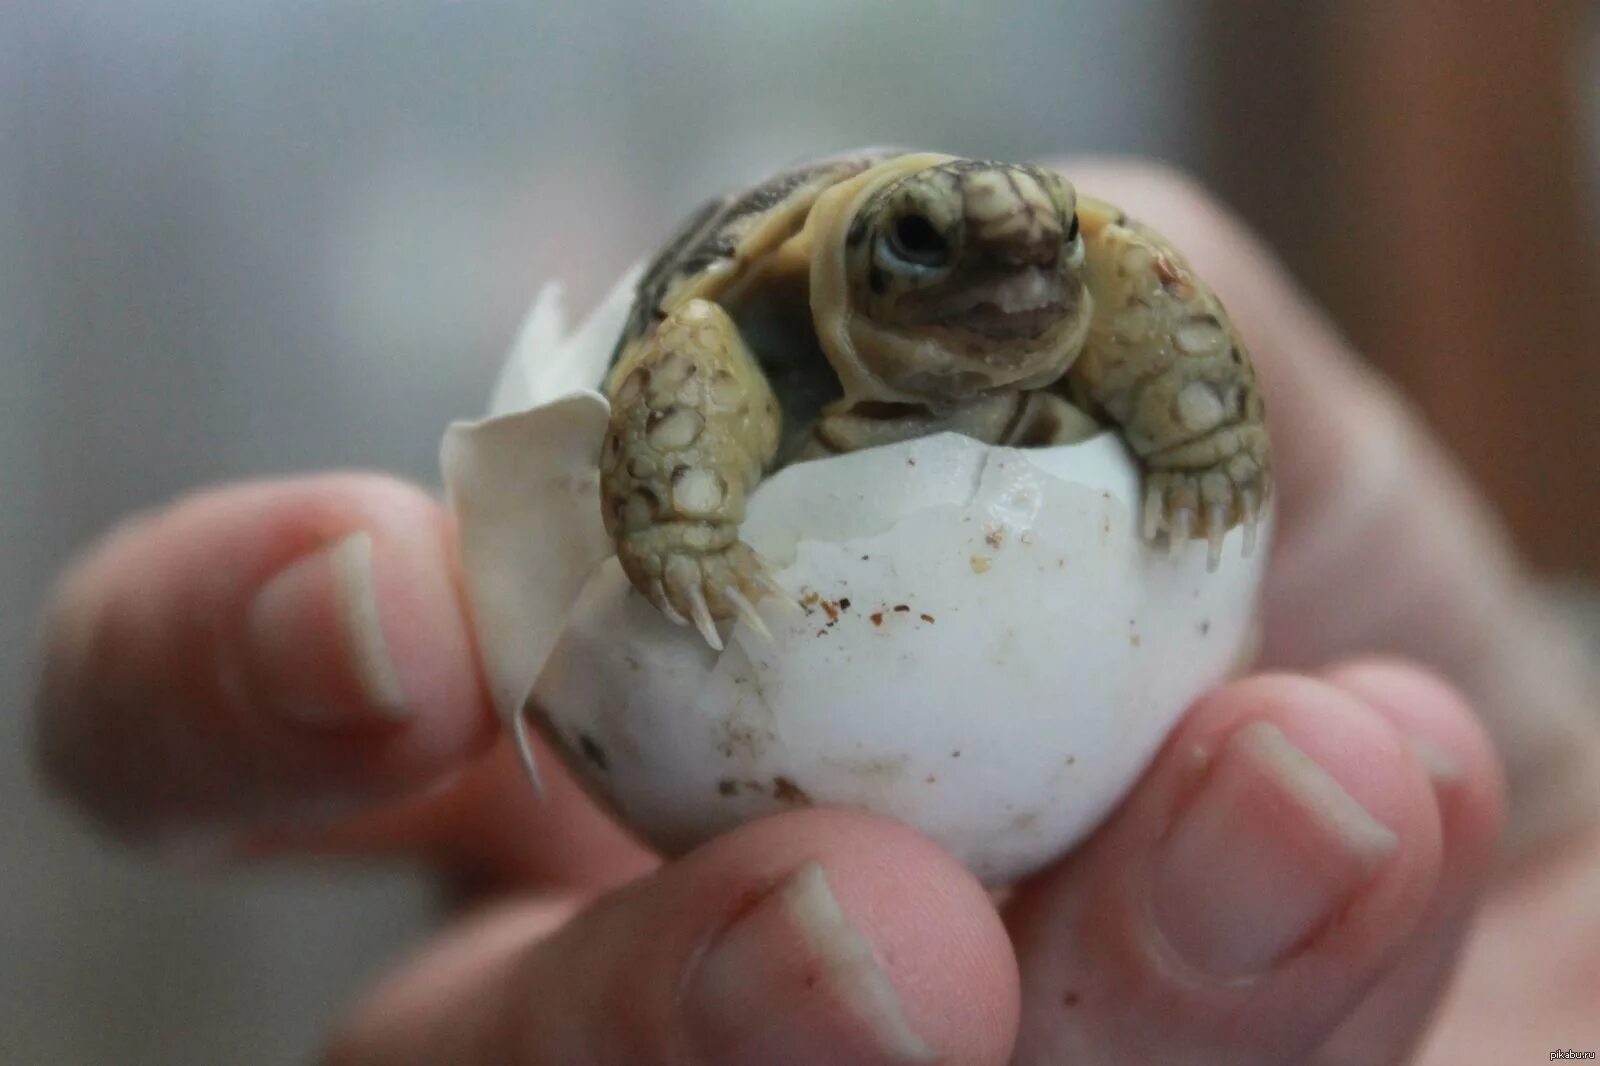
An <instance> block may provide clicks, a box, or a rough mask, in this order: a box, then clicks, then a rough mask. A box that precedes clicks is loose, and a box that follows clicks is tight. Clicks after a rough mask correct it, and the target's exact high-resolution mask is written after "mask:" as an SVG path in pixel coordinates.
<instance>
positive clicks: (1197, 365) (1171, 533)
mask: <svg viewBox="0 0 1600 1066" xmlns="http://www.w3.org/2000/svg"><path fill="white" fill-rule="evenodd" d="M1079 220H1080V224H1081V226H1082V229H1083V235H1084V243H1085V252H1086V254H1085V265H1084V274H1085V283H1086V284H1087V286H1088V289H1089V294H1090V297H1091V299H1092V300H1093V301H1094V317H1093V320H1092V322H1091V324H1090V327H1089V336H1088V339H1087V341H1086V342H1085V344H1084V350H1083V354H1082V355H1081V356H1080V357H1079V358H1078V360H1077V362H1075V363H1074V364H1073V365H1072V368H1071V369H1070V370H1069V371H1068V373H1067V384H1068V385H1069V387H1070V388H1071V390H1072V392H1073V394H1074V395H1075V396H1077V397H1078V398H1079V399H1080V402H1083V403H1084V405H1085V406H1087V407H1089V408H1090V409H1091V410H1096V411H1099V412H1103V413H1104V414H1105V415H1106V416H1107V417H1109V418H1110V419H1111V420H1112V421H1113V422H1115V423H1116V424H1117V425H1118V426H1119V427H1120V428H1121V430H1122V434H1123V437H1124V439H1125V440H1126V441H1127V443H1128V446H1129V448H1131V449H1132V451H1133V453H1134V454H1135V455H1136V456H1137V457H1138V459H1139V462H1140V464H1141V466H1142V467H1143V471H1144V533H1145V536H1146V537H1148V538H1152V539H1153V538H1154V537H1155V536H1156V535H1157V534H1158V533H1160V532H1162V531H1165V532H1166V534H1167V537H1168V539H1169V542H1170V544H1171V546H1172V548H1173V550H1174V551H1176V550H1177V549H1178V548H1180V547H1182V546H1183V544H1184V543H1185V542H1186V541H1188V539H1189V538H1190V536H1204V537H1205V538H1206V539H1207V540H1208V541H1209V542H1210V558H1209V562H1210V565H1211V567H1212V568H1213V569H1214V568H1215V567H1216V566H1217V564H1218V562H1219V561H1220V559H1221V553H1222V538H1223V535H1224V534H1226V533H1227V531H1228V530H1229V529H1232V528H1233V527H1234V526H1236V525H1242V526H1243V527H1244V530H1245V541H1244V550H1245V553H1246V554H1249V553H1250V552H1251V551H1252V550H1253V547H1254V543H1255V532H1256V523H1257V522H1258V520H1259V519H1260V517H1261V515H1262V513H1263V509H1264V507H1265V504H1266V501H1267V498H1268V497H1269V495H1270V494H1271V492H1272V476H1271V466H1270V456H1269V447H1268V441H1267V428H1266V409H1265V407H1264V405H1263V403H1262V399H1261V393H1260V390H1259V389H1257V387H1256V375H1255V368H1254V367H1253V366H1252V365H1251V362H1250V357H1249V355H1248V353H1247V352H1246V351H1245V347H1244V343H1243V342H1242V341H1241V340H1240V338H1239V335H1238V333H1237V332H1236V331H1235V330H1234V328H1233V325H1232V323H1230V322H1229V320H1228V316H1227V312H1226V311H1224V310H1223V308H1222V304H1221V303H1220V302H1219V301H1218V300H1217V298H1216V296H1215V295H1214V294H1213V293H1212V292H1211V290H1210V289H1209V288H1207V287H1206V285H1205V284H1204V283H1203V282H1201V281H1200V279H1199V278H1197V277H1195V275H1194V273H1193V271H1191V270H1190V269H1189V265H1188V264H1187V263H1186V262H1184V260H1183V258H1182V256H1180V255H1179V254H1178V253H1177V251H1176V250H1175V249H1173V248H1172V246H1171V245H1170V244H1168V243H1167V242H1166V241H1165V240H1164V239H1163V238H1162V237H1161V236H1160V235H1158V234H1156V233H1155V232H1154V231H1152V230H1150V229H1148V228H1147V227H1144V226H1141V225H1139V224H1138V223H1136V222H1131V221H1129V220H1128V218H1127V217H1126V216H1125V215H1123V214H1122V212H1120V211H1117V210H1116V209H1115V208H1112V207H1110V206H1109V205H1106V204H1104V203H1100V202H1098V201H1094V200H1092V199H1089V198H1088V197H1080V198H1079Z"/></svg>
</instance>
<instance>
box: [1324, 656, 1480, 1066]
mask: <svg viewBox="0 0 1600 1066" xmlns="http://www.w3.org/2000/svg"><path fill="white" fill-rule="evenodd" d="M1324 676H1325V677H1326V678H1327V680H1328V681H1330V682H1332V683H1333V684H1335V685H1338V686H1339V687H1340V688H1343V689H1344V690H1345V691H1347V692H1350V693H1352V694H1354V695H1355V696H1357V697H1359V698H1360V699H1362V700H1364V701H1366V703H1367V704H1368V705H1369V706H1371V707H1372V708H1373V709H1374V710H1376V711H1377V712H1378V713H1379V714H1381V715H1383V716H1384V717H1385V718H1386V719H1388V721H1389V722H1390V724H1391V725H1393V726H1394V727H1395V729H1396V730H1398V731H1399V732H1400V734H1401V735H1402V736H1403V737H1405V738H1406V741H1407V743H1408V744H1410V746H1411V748H1412V751H1413V752H1414V753H1415V754H1417V755H1418V757H1419V761H1420V762H1421V763H1422V765H1423V767H1424V769H1426V770H1427V771H1428V777H1429V780H1430V783H1431V784H1432V786H1433V791H1434V796H1435V798H1436V800H1437V802H1438V804H1439V815H1440V823H1441V828H1442V835H1443V840H1444V861H1443V865H1442V868H1441V870H1440V875H1439V888H1438V891H1437V892H1436V894H1435V898H1434V901H1433V903H1432V904H1431V905H1430V908H1429V912H1428V915H1427V917H1426V918H1425V919H1424V922H1423V924H1422V926H1421V927H1420V928H1419V929H1418V930H1417V932H1416V933H1414V934H1413V935H1412V937H1411V941H1410V944H1409V945H1408V946H1407V948H1406V951H1405V953H1404V955H1403V957H1402V958H1401V959H1400V961H1399V962H1398V963H1397V964H1396V965H1395V966H1393V967H1392V968H1391V969H1390V970H1389V971H1388V972H1387V973H1386V974H1384V976H1383V977H1382V978H1381V979H1380V980H1379V982H1378V983H1377V985H1376V986H1375V987H1374V988H1373V989H1372V990H1371V991H1370V992H1369V993H1368V994H1367V997H1366V999H1365V1001H1364V1002H1363V1003H1362V1004H1361V1005H1360V1006H1359V1007H1358V1008H1357V1009H1356V1010H1355V1011H1354V1012H1353V1013H1352V1014H1351V1016H1350V1017H1349V1018H1348V1019H1347V1020H1346V1021H1345V1022H1344V1023H1343V1025H1341V1026H1340V1028H1339V1030H1338V1031H1337V1032H1336V1033H1335V1034H1334V1037H1333V1039H1332V1040H1331V1041H1330V1042H1329V1043H1328V1044H1327V1045H1325V1046H1324V1047H1323V1048H1322V1050H1321V1052H1320V1053H1319V1055H1318V1056H1317V1058H1316V1060H1315V1061H1316V1062H1318V1063H1327V1064H1329V1066H1333V1064H1344V1063H1351V1064H1354V1063H1376V1062H1384V1061H1394V1062H1399V1061H1409V1056H1410V1052H1411V1051H1412V1050H1413V1043H1412V1042H1411V1040H1410V1039H1408V1036H1409V1037H1410V1038H1420V1037H1422V1036H1423V1035H1425V1033H1426V1026H1425V1025H1423V1024H1422V1023H1423V1022H1424V1021H1425V1020H1426V1019H1427V1018H1428V1017H1429V1016H1430V1014H1431V1013H1432V1012H1433V1011H1435V1010H1436V1009H1437V1007H1438V1006H1439V1004H1440V1002H1441V999H1442V997H1443V994H1444V991H1445V989H1446V987H1447V986H1448V984H1449V982H1450V978H1451V974H1452V972H1453V970H1454V969H1455V965H1456V962H1457V960H1458V958H1459V957H1460V955H1461V953H1462V949H1463V947H1464V944H1465V939H1466V933H1467V930H1468V928H1469V926H1470V924H1471V920H1472V917H1473V915H1474V914H1475V912H1476V910H1477V905H1478V902H1479V899H1480V897H1481V895H1482V890H1483V888H1484V885H1485V883H1486V880H1487V876H1488V872H1489V870H1490V867H1491V860H1492V857H1493V854H1494V850H1495V844H1496V843H1497V841H1498V839H1499V835H1500V831H1501V827H1502V823H1503V821H1504V799H1503V795H1502V791H1503V790H1502V782H1501V773H1500V767H1499V763H1498V759H1497V758H1496V756H1495V753H1494V750H1493V746H1492V745H1491V743H1490V741H1489V738H1488V737H1487V736H1486V735H1485V734H1484V732H1483V729H1482V727H1481V726H1479V724H1478V723H1477V721H1476V719H1475V718H1474V717H1473V715H1472V714H1471V712H1470V711H1469V710H1468V708H1467V707H1466V705H1465V704H1464V703H1462V701H1461V698H1460V697H1459V696H1458V695H1457V694H1456V693H1455V692H1454V691H1453V690H1452V689H1451V688H1449V686H1447V685H1445V684H1444V683H1443V682H1441V681H1439V680H1437V679H1436V678H1433V677H1431V676H1429V675H1428V674H1425V673H1423V672H1421V671H1419V670H1416V669H1414V668H1412V667H1410V666H1407V665H1405V664H1403V663H1399V662H1395V661H1384V660H1370V659H1369V660H1363V661H1358V662H1352V663H1349V664H1346V665H1343V666H1340V667H1338V668H1336V669H1333V670H1330V671H1327V672H1326V673H1325V674H1324Z"/></svg>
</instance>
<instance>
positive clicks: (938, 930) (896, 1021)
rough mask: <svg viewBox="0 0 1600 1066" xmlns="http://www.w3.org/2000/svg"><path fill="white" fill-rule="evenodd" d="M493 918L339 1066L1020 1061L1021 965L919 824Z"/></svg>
mask: <svg viewBox="0 0 1600 1066" xmlns="http://www.w3.org/2000/svg"><path fill="white" fill-rule="evenodd" d="M553 917H554V916H553V915H552V913H551V912H550V911H549V910H548V909H545V908H544V907H543V905H539V904H532V905H529V904H522V905H518V906H516V907H514V908H512V909H509V910H503V911H499V912H496V913H494V914H491V915H486V916H484V917H483V918H482V919H481V920H480V921H478V922H477V923H475V924H474V925H473V926H471V927H470V928H468V929H465V930H462V931H460V932H458V933H457V934H455V935H453V936H452V937H450V938H448V939H447V940H446V941H445V942H444V943H443V944H441V945H440V946H439V947H437V948H435V949H433V950H432V951H430V952H428V953H426V954H425V955H424V956H423V957H422V958H420V959H418V960H416V961H415V962H413V963H412V964H411V965H410V966H408V967H407V968H406V969H405V970H403V971H402V972H401V973H400V974H399V975H398V976H397V977H395V978H394V979H392V980H391V981H389V982H388V983H386V984H385V985H384V986H382V987H380V988H379V989H378V990H377V992H376V993H374V995H373V996H372V997H371V998H370V999H369V1000H368V1001H367V1002H366V1003H365V1004H364V1005H363V1006H362V1007H361V1009H360V1010H358V1012H357V1013H356V1015H355V1017H354V1018H353V1020H352V1021H351V1022H350V1024H349V1025H348V1026H346V1027H345V1029H344V1030H343V1032H342V1033H341V1034H340V1035H339V1037H338V1038H337V1039H336V1040H335V1042H334V1049H333V1051H332V1053H331V1055H330V1058H329V1061H330V1062H332V1063H335V1064H338V1066H359V1064H363V1063H383V1064H385V1066H406V1064H408V1063H437V1062H451V1063H461V1064H463V1066H470V1064H472V1063H494V1064H496V1066H521V1064H528V1066H533V1064H540V1066H542V1064H546V1063H549V1064H560V1066H567V1064H571V1063H580V1062H581V1063H584V1064H586V1066H589V1064H593V1066H605V1064H608V1063H618V1064H635V1063H643V1062H661V1063H673V1062H683V1063H688V1062H693V1063H707V1064H713V1063H716V1064H720V1063H752V1064H760V1066H783V1064H786V1063H795V1064H808V1066H809V1064H814V1063H829V1064H838V1066H848V1064H855V1063H899V1062H907V1063H909V1062H933V1061H942V1062H946V1063H951V1064H958V1063H959V1064H979V1063H996V1064H998V1063H1003V1062H1005V1061H1006V1059H1007V1056H1008V1054H1009V1052H1010V1049H1011V1045H1012V1041H1013V1039H1014V1035H1015V1025H1016V1011H1017V987H1016V971H1015V963H1014V960H1013V958H1012V955H1011V951H1010V946H1009V944H1008V942H1007V940H1006V935H1005V930H1004V928H1003V927H1002V925H1001V924H1000V921H999V918H998V916H997V915H996V914H995V912H994V909H993V907H992V905H991V904H990V902H989V899H988V897H987V895H986V894H985V893H984V891H983V889H982V888H981V887H980V886H979V885H978V883H977V882H976V881H975V880H974V879H973V878H972V876H971V875H970V874H968V873H967V872H966V871H964V870H962V869H961V868H960V867H959V866H958V865H957V864H956V863H955V862H954V861H953V860H951V859H950V858H949V857H948V856H946V855H944V854H943V853H942V852H940V851H939V850H938V849H937V848H935V847H934V846H933V845H931V844H929V843H927V842H926V841H924V840H922V839H921V838H919V837H917V836H916V835H915V834H913V833H911V832H910V831H909V830H906V829H904V828H901V827H898V826H894V825H892V824H889V823H886V822H882V821H879V820H875V819H870V818H867V817H866V816H864V815H858V814H852V813H846V812H839V811H808V812H802V813H798V814H791V815H783V816H779V817H776V818H773V819H769V820H767V821H763V822H758V823H755V824H752V825H749V826H746V827H744V828H742V829H739V830H737V831H735V832H734V833H732V834H730V835H728V836H726V837H724V838H722V839H720V840H718V841H715V842H713V843H712V844H710V845H707V846H706V847H705V848H703V849H701V850H700V851H699V852H696V853H695V854H693V855H691V856H689V857H688V858H686V859H684V860H683V861H682V862H680V863H676V864H673V865H671V866H668V867H665V868H663V869H662V870H661V871H660V872H659V873H657V874H656V875H654V876H652V877H650V878H647V879H645V880H643V881H640V882H637V883H636V884H634V885H633V886H630V887H629V888H627V889H625V890H623V891H621V892H618V893H616V894H614V895H612V896H610V897H608V898H606V899H604V900H602V901H601V902H600V903H598V904H597V905H595V906H592V907H590V908H588V909H587V910H585V911H583V912H582V913H580V914H579V915H577V917H575V918H574V919H573V920H572V921H571V922H570V923H569V924H567V925H566V926H565V927H563V928H562V929H561V930H560V931H559V932H556V933H555V934H554V935H551V936H549V937H548V938H546V939H542V940H541V939H540V937H542V936H544V934H545V933H547V932H548V931H549V930H550V928H551V925H552V922H553Z"/></svg>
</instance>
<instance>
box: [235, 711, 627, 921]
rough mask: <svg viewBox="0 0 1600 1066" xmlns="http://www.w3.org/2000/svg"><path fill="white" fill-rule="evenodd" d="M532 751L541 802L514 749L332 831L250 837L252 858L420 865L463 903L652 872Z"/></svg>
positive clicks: (506, 740)
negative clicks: (365, 859)
mask: <svg viewBox="0 0 1600 1066" xmlns="http://www.w3.org/2000/svg"><path fill="white" fill-rule="evenodd" d="M534 747H535V749H536V751H537V757H538V760H539V766H540V776H541V777H542V778H543V786H544V787H543V794H542V795H537V794H535V792H534V790H533V789H532V788H531V787H530V786H529V784H528V776H527V771H526V770H525V769H524V768H523V765H522V758H521V756H520V754H519V753H518V751H517V747H516V744H515V742H514V741H513V740H512V739H511V738H510V737H505V736H503V737H501V739H500V740H499V741H498V742H497V743H496V744H495V746H494V748H493V750H492V751H490V753H489V754H488V755H487V756H485V757H484V758H481V759H479V760H477V761H475V762H474V763H473V764H472V765H471V766H470V767H468V768H467V769H466V770H464V771H463V772H462V773H461V774H460V776H459V777H457V778H455V779H453V780H451V781H449V782H448V783H447V784H445V785H444V786H442V787H437V788H433V789H429V790H427V791H426V792H424V793H421V794H419V795H417V796H414V797H411V798H409V799H406V800H402V801H400V802H398V803H393V804H388V805H385V806H382V807H379V808H377V809H375V810H372V811H369V812H365V813H363V814H359V815H356V816H354V817H351V818H346V819H343V820H341V821H339V822H337V823H336V824H334V825H331V826H322V825H318V826H301V827H294V826H287V827H285V826H274V827H272V828H269V829H263V830H259V831H257V832H255V833H253V834H251V836H250V839H249V842H248V845H247V849H246V851H247V853H248V854H249V855H251V856H260V855H270V854H275V853H281V852H299V853H315V854H325V855H391V856H402V857H420V858H423V859H424V860H426V861H428V862H430V863H431V864H433V865H434V866H436V867H439V868H440V869H443V870H446V871H448V872H449V874H450V878H451V883H452V884H453V885H454V886H455V887H457V888H458V889H459V890H460V891H461V892H462V893H463V895H468V896H473V895H487V894H491V893H496V892H504V891H507V890H520V889H525V888H527V887H528V886H532V885H538V886H541V887H545V888H550V889H558V888H563V887H565V888H572V889H581V890H584V891H586V892H596V891H600V890H603V889H606V888H610V887H614V886H616V885H620V884H624V883H626V882H627V881H631V880H633V879H634V878H636V877H639V876H642V875H643V874H645V873H647V872H649V871H650V870H651V869H653V868H654V867H655V866H656V865H657V863H658V861H659V860H658V859H657V857H656V855H655V854H654V853H653V852H652V851H650V850H649V849H648V848H646V847H645V846H644V845H643V844H641V843H640V842H639V841H638V840H637V839H636V838H634V837H633V836H631V835H629V834H628V833H627V832H626V831H625V830H623V829H622V828H621V827H620V826H619V825H618V824H617V823H616V822H615V821H614V820H612V818H611V817H610V816H609V815H607V814H606V813H605V812H603V811H601V809H600V808H599V807H598V806H596V805H595V803H594V802H593V801H592V800H591V799H590V797H589V794H588V793H587V792H586V791H585V789H584V786H582V785H580V784H579V783H578V781H577V780H576V779H575V778H574V777H573V775H572V773H571V772H570V771H569V770H568V769H567V768H566V766H565V764H564V763H563V762H562V760H561V758H560V757H559V756H558V754H557V753H556V752H555V751H553V750H551V749H550V747H549V746H548V745H546V744H545V743H544V742H543V741H542V740H537V739H536V740H535V741H534Z"/></svg>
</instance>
